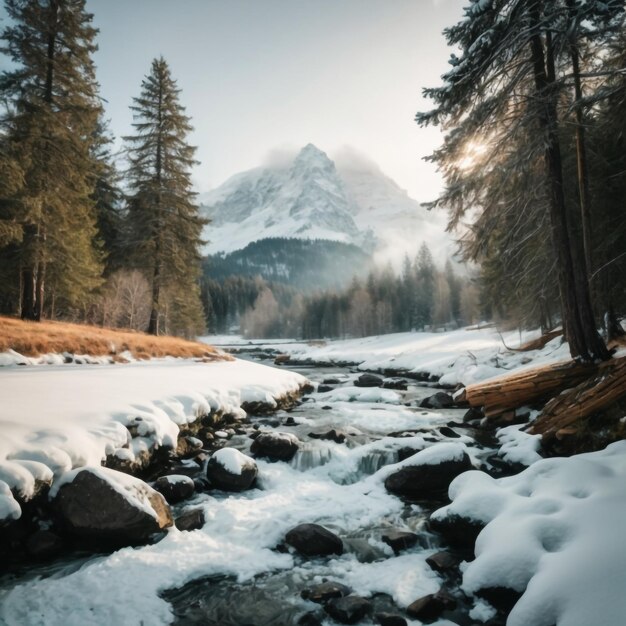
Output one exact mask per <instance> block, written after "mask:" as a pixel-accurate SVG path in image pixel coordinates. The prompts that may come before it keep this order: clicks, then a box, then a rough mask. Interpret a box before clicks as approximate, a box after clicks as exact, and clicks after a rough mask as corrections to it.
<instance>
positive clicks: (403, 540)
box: [381, 528, 418, 553]
mask: <svg viewBox="0 0 626 626" xmlns="http://www.w3.org/2000/svg"><path fill="white" fill-rule="evenodd" d="M381 539H382V541H383V542H384V543H386V544H387V545H388V546H389V547H390V548H391V549H392V550H393V551H394V552H395V553H398V552H401V551H402V550H407V549H408V548H412V547H413V546H414V545H415V544H416V543H417V540H418V536H417V535H416V534H415V533H411V532H408V531H406V530H397V529H395V528H394V529H391V530H388V531H386V532H384V533H383V534H382V536H381Z"/></svg>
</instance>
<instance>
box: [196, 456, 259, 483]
mask: <svg viewBox="0 0 626 626" xmlns="http://www.w3.org/2000/svg"><path fill="white" fill-rule="evenodd" d="M241 457H243V459H242V463H241V466H240V468H239V469H240V472H239V473H237V472H234V471H231V470H230V469H229V468H228V467H225V466H224V465H223V464H222V463H220V461H219V457H218V456H215V455H214V456H212V457H211V458H210V459H209V462H208V464H207V471H206V474H207V478H208V479H209V481H210V482H211V485H213V487H215V488H216V489H220V490H222V491H246V490H247V489H251V488H252V487H253V486H254V483H255V481H256V477H257V475H258V468H257V465H256V463H255V461H254V459H251V458H250V457H249V456H247V455H245V454H241Z"/></svg>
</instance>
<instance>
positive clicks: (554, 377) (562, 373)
mask: <svg viewBox="0 0 626 626" xmlns="http://www.w3.org/2000/svg"><path fill="white" fill-rule="evenodd" d="M609 363H610V361H609ZM605 365H606V364H599V365H597V364H581V363H576V362H574V361H565V362H559V363H553V364H550V365H544V366H541V367H535V368H531V369H527V370H524V371H522V372H517V373H513V374H510V375H508V376H501V377H499V378H496V379H493V380H488V381H485V382H483V383H477V384H475V385H469V386H468V387H466V388H465V390H464V392H463V393H461V394H459V396H458V399H462V400H464V401H465V402H467V403H468V404H469V405H470V406H472V407H483V410H484V413H485V417H487V418H495V417H497V416H500V415H502V414H503V413H506V412H508V411H512V410H515V409H516V408H519V407H522V406H532V405H534V404H539V403H541V402H545V401H547V400H549V399H551V398H553V397H554V396H555V395H556V394H558V393H560V392H561V391H563V390H564V389H569V388H572V387H576V386H577V385H579V384H580V383H581V382H583V381H585V380H587V379H589V378H590V377H592V376H594V375H595V374H596V373H597V372H598V370H599V369H602V368H603V367H604V366H605ZM455 399H457V396H455Z"/></svg>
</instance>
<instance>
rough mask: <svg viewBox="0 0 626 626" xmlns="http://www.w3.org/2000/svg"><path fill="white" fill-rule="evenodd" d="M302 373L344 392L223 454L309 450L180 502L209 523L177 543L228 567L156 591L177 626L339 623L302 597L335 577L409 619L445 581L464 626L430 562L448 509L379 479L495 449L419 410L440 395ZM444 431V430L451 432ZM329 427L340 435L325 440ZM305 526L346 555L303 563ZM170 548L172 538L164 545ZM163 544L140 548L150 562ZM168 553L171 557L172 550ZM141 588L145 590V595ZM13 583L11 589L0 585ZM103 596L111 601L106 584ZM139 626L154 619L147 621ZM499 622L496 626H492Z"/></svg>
mask: <svg viewBox="0 0 626 626" xmlns="http://www.w3.org/2000/svg"><path fill="white" fill-rule="evenodd" d="M265 363H266V364H269V363H268V362H267V361H265ZM294 369H297V371H299V372H300V373H302V374H303V375H305V376H306V377H307V378H309V379H310V380H311V381H314V382H322V381H324V380H327V379H331V378H334V379H338V380H339V381H340V382H339V383H338V384H335V385H333V386H334V387H335V388H336V390H339V391H341V393H339V394H337V393H335V392H329V393H322V394H320V393H313V394H311V395H309V396H306V397H305V398H303V402H302V403H301V404H300V405H299V406H297V407H296V408H295V409H293V410H292V411H289V412H284V411H281V412H279V413H277V414H276V415H272V416H270V417H267V416H250V424H248V425H247V426H246V429H247V432H246V433H245V434H243V432H242V431H240V434H238V435H235V436H233V437H231V438H230V439H229V440H228V442H227V443H226V445H228V446H233V447H236V448H238V449H240V450H241V451H243V452H245V453H249V449H250V444H251V442H252V439H251V438H250V436H249V435H250V434H252V433H253V431H254V430H262V431H276V432H286V433H292V434H294V435H296V436H297V437H298V439H299V440H300V442H301V446H300V449H299V451H298V452H297V454H296V455H295V457H294V458H293V459H292V460H291V462H289V463H282V462H278V463H269V462H266V461H263V460H258V467H259V479H258V484H257V488H255V489H253V490H251V491H248V492H243V493H235V494H232V493H230V494H229V493H223V492H217V491H209V492H201V493H197V494H196V495H195V496H194V498H193V499H192V500H191V501H187V502H185V503H183V504H181V505H177V507H176V511H175V512H176V513H179V512H181V511H183V510H186V509H190V508H203V510H204V513H205V517H206V523H205V526H204V527H203V528H202V529H200V530H196V531H191V532H190V533H180V534H179V537H180V536H181V535H188V536H189V537H188V538H189V543H191V544H192V545H193V546H194V548H193V549H194V550H196V551H197V550H202V549H203V548H202V546H203V545H205V544H206V545H207V546H209V545H211V546H215V545H217V546H218V548H219V549H218V552H217V554H218V555H219V557H220V563H221V565H219V566H215V567H209V568H208V572H209V573H210V574H211V575H210V576H206V575H205V576H204V577H202V576H203V573H204V574H206V573H207V568H206V567H205V568H204V571H203V567H201V566H200V567H192V566H189V567H188V568H187V569H188V572H189V573H188V574H186V575H184V576H182V580H181V576H180V575H178V577H173V578H172V580H173V581H174V582H173V583H170V584H163V583H159V584H158V585H155V588H158V591H159V593H160V596H161V598H163V599H164V600H166V601H167V602H168V603H169V606H170V607H171V609H170V610H171V619H172V620H173V623H175V624H178V625H191V624H203V625H205V626H210V625H215V626H217V625H219V626H245V625H254V626H270V625H275V626H287V625H290V624H298V623H300V620H301V619H302V617H303V616H304V615H307V614H311V615H310V616H309V617H310V619H312V616H315V618H316V619H318V620H319V621H318V622H315V621H310V622H307V623H311V624H314V623H323V624H332V623H335V622H333V621H332V620H331V619H330V618H329V617H328V616H326V615H325V614H324V612H323V610H322V608H321V607H320V605H317V604H314V603H312V602H310V601H307V600H304V599H303V598H302V597H301V592H302V591H303V590H304V589H306V588H307V587H310V586H311V585H314V584H318V583H320V582H323V581H325V580H332V581H338V582H342V583H344V584H346V585H348V586H349V587H351V588H352V589H353V591H354V593H357V594H360V595H364V596H367V597H368V598H369V599H370V600H371V601H372V603H373V605H374V611H386V612H395V613H399V614H404V615H405V617H406V614H405V613H404V611H403V608H404V607H406V606H407V605H408V604H410V603H411V602H413V601H414V600H416V599H418V598H419V597H421V596H424V595H426V594H428V593H433V592H435V591H436V590H437V589H439V587H440V586H441V585H442V584H445V585H446V586H447V587H448V588H449V589H451V590H452V591H453V593H454V594H455V595H456V596H457V599H458V601H459V604H458V608H457V609H456V610H453V611H449V612H448V613H446V614H445V615H444V617H446V618H448V619H450V620H452V621H453V622H454V623H456V624H458V625H459V626H467V625H469V624H474V623H475V621H474V620H471V619H470V618H469V617H468V611H469V607H470V605H469V604H468V602H467V601H466V600H465V599H464V598H463V596H462V594H461V593H460V592H459V590H458V584H459V580H458V576H457V577H456V578H455V576H454V575H452V576H449V577H448V578H447V579H445V580H444V579H443V578H441V576H440V575H438V574H436V573H435V572H433V571H432V570H431V568H430V567H429V566H428V565H427V564H426V562H425V560H426V558H427V557H428V556H429V555H432V554H433V553H434V552H437V551H438V550H441V549H443V548H446V547H445V546H442V544H441V540H440V538H439V537H437V536H436V535H434V534H432V533H431V532H429V530H428V527H427V520H428V516H429V515H430V513H431V512H432V511H433V510H434V509H436V508H438V507H439V506H441V504H442V503H440V502H432V501H430V502H408V501H402V500H400V499H399V498H397V497H395V496H392V495H390V494H388V493H387V492H386V490H385V489H384V486H383V480H384V476H382V477H381V475H382V474H384V471H385V470H384V469H383V468H385V466H388V465H390V464H393V463H396V462H398V461H399V460H402V459H404V458H406V457H407V456H410V455H411V454H413V453H415V452H416V451H417V450H419V449H421V448H423V447H424V446H426V445H433V444H435V443H437V442H440V441H441V442H446V441H455V442H462V443H464V444H465V445H466V446H467V449H468V452H469V453H470V455H471V456H472V459H473V461H474V463H475V464H480V463H482V462H483V461H484V460H485V459H486V458H487V456H488V455H489V454H490V453H491V452H493V449H492V447H491V445H490V443H491V442H490V441H489V440H486V441H485V440H483V441H481V442H480V443H479V442H478V441H477V440H476V438H475V433H474V432H472V431H471V429H468V428H467V427H465V426H464V425H463V424H462V416H463V410H462V409H447V410H436V411H435V410H432V411H430V410H424V409H421V408H419V406H418V405H419V402H420V400H421V399H422V398H424V397H426V396H429V395H431V394H432V393H433V392H434V390H433V388H432V386H428V385H426V384H423V383H418V382H415V381H407V382H408V389H407V390H406V391H396V392H389V390H377V389H374V390H372V389H368V390H367V394H366V395H365V396H362V395H361V396H360V395H359V394H362V391H359V390H355V389H354V387H353V385H352V383H353V381H354V379H355V378H356V377H358V375H359V374H358V373H355V372H351V371H350V370H349V369H348V368H339V367H336V368H327V367H326V368H311V367H306V368H294ZM344 392H345V393H344ZM359 397H365V398H366V399H367V401H361V400H360V399H359ZM374 400H379V401H374ZM383 400H384V401H383ZM442 427H446V428H444V431H443V433H442V432H441V430H440V429H441V428H442ZM331 430H334V431H335V432H334V433H330V434H328V433H329V431H331ZM444 433H445V434H444ZM320 435H321V436H323V437H330V439H329V438H319V436H320ZM300 523H319V524H321V525H323V526H324V527H326V528H328V529H329V530H331V531H333V532H335V533H336V534H337V535H339V536H340V537H341V539H342V541H343V544H344V554H343V555H341V556H333V557H324V558H313V559H305V558H303V557H301V556H299V555H298V554H296V553H294V552H290V551H289V550H288V549H287V548H286V547H285V546H284V545H283V544H282V538H283V537H284V534H285V533H286V532H287V531H288V530H289V529H290V528H292V527H293V526H296V525H297V524H300ZM390 530H400V531H411V532H414V533H416V534H417V535H418V541H417V544H416V545H415V546H414V547H412V548H409V549H407V550H404V551H402V552H400V553H398V554H394V552H393V551H392V550H391V548H390V547H389V546H388V545H386V544H385V543H384V542H383V541H382V536H383V535H384V534H385V533H386V532H389V531H390ZM192 533H203V534H204V535H202V536H201V537H202V541H198V542H195V543H193V542H192V541H191V535H192ZM183 539H187V537H183ZM168 541H169V538H168V539H164V540H163V545H166V544H167V543H168ZM181 541H182V540H181ZM203 542H204V543H203ZM159 545H160V544H157V545H156V546H148V547H146V548H137V549H136V550H137V551H138V552H141V551H142V550H143V551H145V552H146V553H147V554H148V558H152V557H150V555H151V554H154V553H155V552H157V551H158V549H159ZM168 545H169V544H168ZM213 549H214V548H213ZM446 549H448V548H446ZM167 550H170V551H171V546H170V547H168V548H167ZM173 554H174V556H173V559H174V562H173V563H171V564H169V563H168V565H169V566H171V567H172V568H173V571H174V570H175V569H176V568H177V567H178V566H180V565H185V560H186V559H189V558H190V557H189V552H185V551H182V550H181V552H180V555H177V554H176V551H175V550H174V552H173ZM196 557H197V555H194V558H196ZM108 558H110V557H108ZM97 559H103V560H105V561H106V559H107V557H102V556H92V557H86V556H85V555H67V556H66V557H64V558H63V559H61V560H58V561H56V562H54V563H52V564H49V565H45V566H40V567H34V566H29V567H26V568H25V569H24V570H23V571H21V572H19V573H18V575H17V577H16V578H14V580H12V581H11V584H18V583H23V582H24V581H26V580H32V579H33V578H35V577H42V578H48V577H49V578H50V579H58V578H62V577H64V576H67V575H68V573H70V572H72V571H75V570H78V569H80V568H83V567H85V566H88V565H89V564H90V562H92V561H96V560H97ZM176 559H180V561H178V562H177V561H176ZM200 561H201V559H200ZM208 562H211V563H212V562H213V561H212V560H211V559H209V560H208ZM179 569H180V567H179ZM160 574H161V578H163V577H164V575H163V574H162V572H160ZM148 575H149V574H148ZM165 580H169V579H167V578H166V577H165ZM44 582H45V581H44ZM137 582H138V586H137V589H138V591H137V593H141V591H139V589H140V585H139V583H140V581H137ZM6 585H7V583H6V580H5V581H4V584H3V585H2V586H4V587H5V588H6ZM103 590H104V591H103V592H104V593H106V586H104V587H103ZM117 600H118V599H117V598H112V601H117ZM407 619H408V618H407ZM408 621H409V623H414V624H419V622H417V621H414V622H411V621H410V620H408ZM33 623H34V622H33ZM37 623H39V622H37ZM132 623H133V624H134V623H135V622H132ZM143 623H145V624H146V625H149V624H151V623H153V622H152V621H151V619H150V618H147V619H146V620H145V622H143ZM362 623H363V624H371V623H373V622H372V621H367V620H366V621H364V622H362ZM499 623H500V622H498V621H493V620H492V621H490V622H489V624H490V625H494V626H495V625H497V624H499Z"/></svg>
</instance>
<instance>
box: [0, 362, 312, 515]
mask: <svg viewBox="0 0 626 626" xmlns="http://www.w3.org/2000/svg"><path fill="white" fill-rule="evenodd" d="M304 382H305V379H304V378H303V377H302V376H300V375H299V374H296V373H293V372H289V371H287V370H276V369H274V368H269V367H266V366H263V365H259V364H256V363H251V362H249V361H242V360H234V361H220V362H211V363H201V362H197V361H192V360H184V359H163V360H159V359H154V360H151V361H142V362H135V363H129V364H125V365H119V364H118V365H91V366H87V365H81V366H76V365H74V364H71V365H70V364H68V365H34V366H13V367H11V366H8V367H2V368H0V398H2V402H0V519H2V518H3V517H16V516H19V512H20V511H19V506H18V505H17V503H16V502H15V500H13V498H12V496H11V494H10V492H8V490H7V488H6V487H8V488H10V489H12V490H14V491H15V492H17V493H18V494H19V495H20V496H21V497H23V498H28V497H29V496H31V495H32V494H33V491H34V490H35V487H36V481H37V480H43V481H44V482H49V481H50V480H51V479H52V478H53V477H58V476H60V475H61V474H63V473H64V472H67V471H68V470H70V469H72V468H74V467H80V466H84V465H100V464H101V462H102V461H103V460H104V458H105V457H106V456H107V455H111V454H115V455H117V456H119V457H120V458H123V459H124V460H128V461H132V460H133V459H134V457H135V456H136V455H138V454H140V453H141V452H142V451H143V450H146V449H150V448H151V447H153V446H162V445H165V446H175V445H176V440H177V437H178V433H179V429H180V427H181V426H183V425H185V424H188V423H190V422H193V421H195V420H196V419H197V418H198V417H199V416H201V415H205V414H208V413H212V412H214V411H222V412H224V413H232V414H235V415H240V416H243V415H244V412H243V411H242V409H241V405H242V404H243V403H244V402H264V403H268V404H270V405H274V406H275V405H276V402H275V399H276V398H278V397H281V396H284V395H285V394H288V393H291V392H294V391H297V390H298V389H299V387H300V385H302V384H303V383H304ZM127 427H134V428H136V429H137V433H138V435H139V436H138V437H134V438H132V439H131V437H130V433H129V431H128V428H127ZM5 486H6V487H5Z"/></svg>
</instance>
